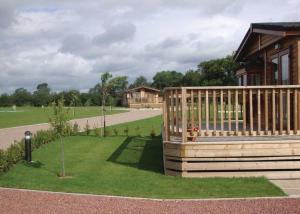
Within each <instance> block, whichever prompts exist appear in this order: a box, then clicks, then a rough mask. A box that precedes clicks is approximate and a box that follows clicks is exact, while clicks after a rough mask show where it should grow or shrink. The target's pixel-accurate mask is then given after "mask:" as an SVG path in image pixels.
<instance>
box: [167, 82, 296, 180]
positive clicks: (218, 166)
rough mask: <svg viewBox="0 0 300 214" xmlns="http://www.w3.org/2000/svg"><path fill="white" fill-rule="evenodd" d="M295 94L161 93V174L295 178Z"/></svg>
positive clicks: (265, 90) (238, 90) (284, 90)
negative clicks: (162, 154) (162, 138)
mask: <svg viewBox="0 0 300 214" xmlns="http://www.w3.org/2000/svg"><path fill="white" fill-rule="evenodd" d="M298 89H299V90H300V87H299V86H280V87H277V86H264V87H260V86H257V87H218V88H214V87H208V88H205V87H199V88H197V87H190V88H180V89H178V88H170V89H169V90H168V89H167V90H165V96H164V98H165V100H164V130H163V137H164V143H163V148H164V151H163V153H164V168H165V173H166V174H167V175H173V176H183V177H248V176H266V177H268V178H271V179H282V178H300V133H299V125H298V122H299V120H298V116H299V115H298V107H299V106H298V99H299V98H298V96H299V93H298ZM262 95H263V96H262ZM284 97H285V98H284ZM246 98H247V99H246ZM291 101H293V102H291ZM277 102H279V105H278V103H277ZM283 106H286V107H283Z"/></svg>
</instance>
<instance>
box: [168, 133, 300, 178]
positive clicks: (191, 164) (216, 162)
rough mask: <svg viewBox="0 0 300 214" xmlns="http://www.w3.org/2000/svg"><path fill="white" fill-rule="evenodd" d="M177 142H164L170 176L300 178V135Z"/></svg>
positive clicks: (209, 138) (206, 138)
mask: <svg viewBox="0 0 300 214" xmlns="http://www.w3.org/2000/svg"><path fill="white" fill-rule="evenodd" d="M177 140H178V139H177ZM177 140H176V139H174V141H172V142H164V161H165V173H166V174H167V175H176V176H183V177H241V176H242V177H247V176H266V177H268V178H270V179H282V178H300V137H299V136H279V137H258V136H257V137H203V138H199V140H198V139H197V142H187V143H182V142H181V141H180V140H178V141H177Z"/></svg>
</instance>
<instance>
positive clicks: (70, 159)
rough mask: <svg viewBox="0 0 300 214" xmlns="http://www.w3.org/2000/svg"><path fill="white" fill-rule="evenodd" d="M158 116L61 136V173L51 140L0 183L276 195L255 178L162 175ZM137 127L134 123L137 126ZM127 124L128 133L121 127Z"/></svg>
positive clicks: (189, 194)
mask: <svg viewBox="0 0 300 214" xmlns="http://www.w3.org/2000/svg"><path fill="white" fill-rule="evenodd" d="M161 122H162V120H161V117H154V118H150V119H145V120H140V121H135V122H131V123H126V124H121V125H117V126H113V127H110V128H109V129H110V132H111V134H113V133H114V132H113V130H117V132H118V136H110V137H107V138H105V139H103V138H98V137H96V136H85V135H84V134H82V135H81V136H72V137H67V138H65V139H64V145H65V160H66V164H65V165H66V173H67V175H68V176H71V177H72V178H70V179H60V178H58V177H57V174H58V172H59V171H60V164H59V163H60V155H59V154H60V144H59V142H53V143H50V144H47V145H43V146H42V147H41V148H40V149H38V150H36V151H34V152H33V160H34V161H35V163H33V164H30V165H28V164H26V163H24V162H20V163H18V164H17V165H15V166H14V167H13V168H12V169H11V170H10V171H9V172H8V173H6V174H3V175H0V186H3V187H15V188H26V189H38V190H50V191H60V192H76V193H93V194H107V195H122V196H136V197H151V198H215V197H218V198H220V197H254V196H255V197H256V196H282V195H284V193H283V192H282V191H281V190H280V189H279V188H278V187H276V186H274V185H273V184H271V183H270V182H269V181H268V180H267V179H265V178H263V177H261V178H205V179H203V178H201V179H200V178H199V179H197V178H180V177H171V176H165V175H164V174H163V165H162V144H161V138H160V136H156V137H154V138H151V137H149V135H150V132H151V130H152V129H153V130H154V131H155V133H156V134H159V132H160V125H161ZM137 127H139V128H137ZM127 128H128V130H129V134H128V136H125V135H124V129H127Z"/></svg>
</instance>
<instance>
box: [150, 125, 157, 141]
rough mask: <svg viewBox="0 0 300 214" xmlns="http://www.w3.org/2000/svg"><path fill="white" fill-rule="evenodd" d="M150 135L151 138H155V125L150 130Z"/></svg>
mask: <svg viewBox="0 0 300 214" xmlns="http://www.w3.org/2000/svg"><path fill="white" fill-rule="evenodd" d="M150 136H151V138H154V137H155V136H156V133H155V129H154V127H153V126H152V129H151V131H150Z"/></svg>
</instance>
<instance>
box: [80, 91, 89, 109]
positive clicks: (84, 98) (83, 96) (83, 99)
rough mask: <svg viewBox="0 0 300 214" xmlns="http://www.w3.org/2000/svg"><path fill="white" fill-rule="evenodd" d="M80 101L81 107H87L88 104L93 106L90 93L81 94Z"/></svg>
mask: <svg viewBox="0 0 300 214" xmlns="http://www.w3.org/2000/svg"><path fill="white" fill-rule="evenodd" d="M79 99H80V103H81V105H84V106H86V104H88V106H90V105H91V99H90V94H89V93H80V95H79Z"/></svg>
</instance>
